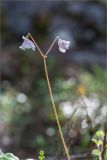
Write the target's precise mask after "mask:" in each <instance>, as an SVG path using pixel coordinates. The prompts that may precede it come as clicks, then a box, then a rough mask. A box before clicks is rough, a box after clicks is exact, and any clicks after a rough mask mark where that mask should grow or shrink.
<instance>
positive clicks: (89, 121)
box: [78, 90, 91, 122]
mask: <svg viewBox="0 0 107 160" xmlns="http://www.w3.org/2000/svg"><path fill="white" fill-rule="evenodd" d="M78 93H79V95H80V98H81V100H82V102H83V104H84V107H85V110H86V114H87V118H88V120H89V122H91V119H90V116H89V114H88V110H87V105H86V103H85V101H84V98H83V96H82V94H81V92H80V90H79V91H78Z"/></svg>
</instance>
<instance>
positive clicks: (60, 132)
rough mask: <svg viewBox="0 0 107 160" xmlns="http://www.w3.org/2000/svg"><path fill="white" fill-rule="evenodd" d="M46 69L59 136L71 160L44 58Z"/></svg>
mask: <svg viewBox="0 0 107 160" xmlns="http://www.w3.org/2000/svg"><path fill="white" fill-rule="evenodd" d="M44 67H45V74H46V79H47V83H48V88H49V93H50V98H51V102H52V106H53V111H54V114H55V117H56V121H57V125H58V130H59V134H60V136H61V140H62V143H63V146H64V149H65V152H66V155H67V157H68V160H70V155H69V153H68V149H67V146H66V143H65V140H64V136H63V133H62V130H61V125H60V122H59V118H58V113H57V110H56V107H55V102H54V98H53V95H52V89H51V84H50V80H49V76H48V70H47V64H46V58H44Z"/></svg>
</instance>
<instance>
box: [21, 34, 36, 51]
mask: <svg viewBox="0 0 107 160" xmlns="http://www.w3.org/2000/svg"><path fill="white" fill-rule="evenodd" d="M22 39H23V40H24V41H23V43H22V45H21V46H20V47H19V48H20V49H22V50H25V49H30V48H31V49H33V50H34V51H35V45H34V43H33V42H32V41H31V40H29V39H28V38H26V37H24V36H23V37H22Z"/></svg>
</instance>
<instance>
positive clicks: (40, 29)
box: [0, 0, 107, 159]
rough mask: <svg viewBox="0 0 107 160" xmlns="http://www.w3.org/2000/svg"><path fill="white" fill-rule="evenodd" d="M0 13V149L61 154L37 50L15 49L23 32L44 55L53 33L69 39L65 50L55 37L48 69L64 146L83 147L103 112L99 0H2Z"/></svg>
mask: <svg viewBox="0 0 107 160" xmlns="http://www.w3.org/2000/svg"><path fill="white" fill-rule="evenodd" d="M0 15H1V54H0V66H1V90H0V148H1V149H2V150H3V151H4V152H13V153H14V154H16V155H17V156H19V157H20V158H21V159H22V158H28V157H37V155H38V152H39V151H40V150H41V149H43V150H44V151H45V154H46V156H47V157H48V156H52V157H59V158H58V159H60V155H61V156H63V155H64V151H63V146H61V141H60V137H59V134H58V132H57V126H56V121H55V117H54V114H53V112H52V107H51V101H50V97H49V93H48V88H47V83H46V79H45V73H44V68H43V60H42V59H41V57H40V55H39V54H38V51H37V50H36V53H34V52H32V51H31V50H26V51H22V50H20V49H19V46H20V45H21V43H22V41H23V40H22V36H23V35H24V36H26V35H27V33H28V32H30V33H31V34H32V35H33V37H34V38H35V39H36V42H37V43H38V45H39V46H40V47H41V49H42V50H43V51H44V53H45V52H46V51H47V49H48V48H49V46H50V45H51V43H52V41H53V40H54V38H55V37H56V36H60V37H61V38H62V39H65V40H69V41H70V42H71V46H70V48H69V50H67V52H66V53H65V54H63V53H61V52H60V51H59V50H58V45H57V42H56V43H55V45H54V47H53V49H52V50H51V52H50V54H49V57H48V71H49V76H50V80H51V84H52V90H53V94H54V99H55V103H56V106H57V109H58V113H59V117H60V121H61V124H62V129H63V133H64V135H65V139H66V143H67V144H68V146H69V147H70V152H71V153H73V154H74V155H75V154H79V153H80V154H83V153H87V152H89V151H90V143H91V142H90V140H91V138H92V136H93V134H94V133H95V131H96V130H98V129H99V128H103V124H104V121H105V116H106V113H107V99H106V96H107V90H106V88H107V79H106V78H107V74H106V66H107V63H106V62H107V61H106V60H107V59H106V24H107V23H106V1H100V0H99V1H97V0H96V1H88V0H87V1H85V0H84V1H79V0H78V1H73V0H72V1H47V0H45V1H41V0H40V1H32V0H31V1H30V0H29V1H28V0H23V1H20V0H19V1H18V0H16V1H11V0H4V1H3V0H2V1H1V13H0ZM78 90H80V91H81V94H82V95H83V97H84V100H85V102H86V104H87V108H88V114H89V116H90V117H91V121H92V125H90V124H91V123H90V122H88V121H87V115H86V113H85V109H84V105H83V103H82V101H81V97H80V96H79V95H78ZM75 110H76V112H75Z"/></svg>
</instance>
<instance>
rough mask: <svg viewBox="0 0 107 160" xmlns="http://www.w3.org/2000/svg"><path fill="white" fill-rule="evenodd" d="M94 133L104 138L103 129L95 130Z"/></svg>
mask: <svg viewBox="0 0 107 160" xmlns="http://www.w3.org/2000/svg"><path fill="white" fill-rule="evenodd" d="M95 135H96V136H97V137H99V138H104V131H103V130H100V131H97V132H96V133H95Z"/></svg>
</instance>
